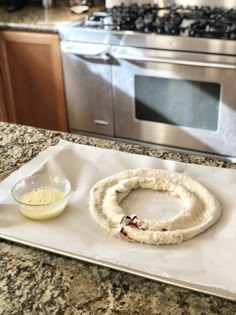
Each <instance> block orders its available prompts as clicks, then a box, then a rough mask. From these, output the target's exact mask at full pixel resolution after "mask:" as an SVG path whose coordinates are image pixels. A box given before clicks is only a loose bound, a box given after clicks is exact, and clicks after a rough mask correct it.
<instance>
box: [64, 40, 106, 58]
mask: <svg viewBox="0 0 236 315" xmlns="http://www.w3.org/2000/svg"><path fill="white" fill-rule="evenodd" d="M61 50H62V52H63V53H65V54H73V55H77V56H81V57H84V58H89V59H102V60H109V59H110V56H109V52H108V50H107V49H106V48H104V47H91V48H90V47H88V48H87V49H82V48H80V47H79V45H77V43H76V44H74V43H70V42H68V43H66V42H61Z"/></svg>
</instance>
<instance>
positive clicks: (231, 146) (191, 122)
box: [112, 47, 236, 155]
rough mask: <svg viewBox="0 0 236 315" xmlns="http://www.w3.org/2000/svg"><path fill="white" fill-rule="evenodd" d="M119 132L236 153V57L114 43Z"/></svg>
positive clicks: (114, 75)
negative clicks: (122, 45) (118, 45)
mask: <svg viewBox="0 0 236 315" xmlns="http://www.w3.org/2000/svg"><path fill="white" fill-rule="evenodd" d="M112 56H113V58H114V59H115V60H116V64H115V65H113V67H112V75H113V76H112V83H113V93H114V94H113V96H114V109H115V135H116V136H118V137H121V138H128V139H135V140H141V141H146V142H152V143H158V144H162V145H170V146H175V147H180V148H188V149H193V150H200V151H212V152H215V153H223V154H226V155H231V154H232V155H234V154H236V143H235V140H236V89H235V82H236V59H235V58H231V57H229V58H227V60H226V58H225V57H221V56H216V55H203V54H194V53H186V52H173V51H172V52H170V51H164V50H160V51H159V50H153V49H141V48H132V47H112Z"/></svg>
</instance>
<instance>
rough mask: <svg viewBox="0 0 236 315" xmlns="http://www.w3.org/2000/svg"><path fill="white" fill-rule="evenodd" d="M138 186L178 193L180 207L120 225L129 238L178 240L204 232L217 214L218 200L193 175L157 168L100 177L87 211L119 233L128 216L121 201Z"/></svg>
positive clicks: (114, 233)
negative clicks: (169, 214)
mask: <svg viewBox="0 0 236 315" xmlns="http://www.w3.org/2000/svg"><path fill="white" fill-rule="evenodd" d="M137 188H143V189H152V190H156V191H164V192H168V193H170V194H171V195H174V196H177V197H180V198H181V200H182V202H183V208H182V210H181V211H180V212H179V213H178V214H177V215H175V216H174V217H172V218H171V219H169V220H165V221H154V220H144V219H140V218H137V219H136V223H137V226H136V227H134V226H131V225H126V226H124V227H122V230H123V231H124V232H125V235H127V237H126V238H127V240H129V241H135V242H140V243H146V244H156V245H161V244H178V243H181V242H183V241H185V240H188V239H190V238H192V237H194V236H196V235H198V234H200V233H202V232H204V231H205V230H206V229H208V228H209V227H210V226H211V225H213V224H214V223H215V222H216V221H217V220H218V219H219V218H220V215H221V207H220V204H219V202H218V200H217V199H216V198H215V196H214V195H213V194H212V193H211V192H210V191H209V190H208V189H207V188H205V187H204V186H202V185H201V184H200V183H198V182H197V181H195V180H193V179H192V178H190V177H188V176H185V175H182V174H180V173H177V172H169V171H165V170H159V169H142V168H141V169H134V170H126V171H123V172H120V173H117V174H115V175H113V176H110V177H108V178H105V179H103V180H101V181H99V182H98V183H96V184H95V186H94V187H93V188H92V189H91V191H90V204H89V208H90V212H91V214H92V216H93V218H94V219H95V220H96V221H97V223H98V224H99V225H100V227H102V228H103V229H104V230H106V231H107V232H108V233H109V234H111V235H112V236H116V237H120V231H121V221H122V219H123V218H124V217H125V216H127V214H126V213H125V212H124V210H123V209H122V208H121V207H120V205H119V204H120V202H121V201H122V200H123V199H124V198H125V197H126V196H127V195H128V194H129V193H130V192H131V190H132V189H137ZM119 193H122V195H121V194H119Z"/></svg>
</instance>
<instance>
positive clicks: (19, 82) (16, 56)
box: [0, 31, 67, 131]
mask: <svg viewBox="0 0 236 315" xmlns="http://www.w3.org/2000/svg"><path fill="white" fill-rule="evenodd" d="M0 38H1V42H2V50H3V58H4V63H3V71H4V77H5V79H6V81H7V85H8V88H7V89H8V93H7V94H8V95H7V99H8V107H9V108H8V113H9V120H10V121H12V122H16V123H19V124H24V125H31V126H34V127H40V128H47V129H54V130H60V131H67V118H66V108H65V97H64V84H63V77H62V66H61V54H60V46H59V37H58V35H57V34H38V33H24V32H11V31H2V32H1V33H0Z"/></svg>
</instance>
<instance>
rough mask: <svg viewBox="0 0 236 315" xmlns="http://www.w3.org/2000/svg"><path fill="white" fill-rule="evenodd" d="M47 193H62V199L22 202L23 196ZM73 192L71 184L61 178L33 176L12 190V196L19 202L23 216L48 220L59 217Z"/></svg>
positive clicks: (23, 180) (21, 181) (20, 182)
mask: <svg viewBox="0 0 236 315" xmlns="http://www.w3.org/2000/svg"><path fill="white" fill-rule="evenodd" d="M42 190H43V191H44V194H45V191H47V192H46V194H50V192H52V191H54V192H55V191H57V193H59V192H60V194H61V197H60V199H58V200H57V201H51V202H47V201H46V200H44V202H43V203H42V202H41V203H39V202H34V200H31V201H30V202H28V203H26V202H23V201H22V198H23V196H25V195H26V194H28V193H30V192H32V191H42ZM70 192H71V184H70V182H69V181H68V180H67V179H66V178H64V177H60V176H46V175H33V176H29V177H26V178H24V179H22V180H20V181H19V182H17V183H16V184H15V185H14V186H13V188H12V190H11V193H12V196H13V198H14V199H15V201H16V202H17V204H18V206H19V209H20V211H21V212H22V214H23V215H24V216H26V217H28V218H30V219H33V220H46V219H50V218H53V217H56V216H58V215H59V214H60V213H62V212H63V211H64V209H65V207H66V205H67V203H68V199H69V194H70Z"/></svg>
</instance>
